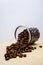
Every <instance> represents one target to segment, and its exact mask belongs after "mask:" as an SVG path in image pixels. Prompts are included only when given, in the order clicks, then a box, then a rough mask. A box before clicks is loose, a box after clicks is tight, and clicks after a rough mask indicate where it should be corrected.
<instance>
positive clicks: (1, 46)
mask: <svg viewBox="0 0 43 65" xmlns="http://www.w3.org/2000/svg"><path fill="white" fill-rule="evenodd" d="M12 43H13V41H12V42H11V41H10V42H7V41H6V42H0V65H43V48H39V46H40V45H42V46H43V41H37V42H36V44H35V45H34V46H36V47H37V49H35V50H33V51H32V52H30V53H26V54H27V57H25V58H19V57H17V58H15V59H10V60H8V61H5V58H4V54H5V53H6V46H9V45H11V44H12Z"/></svg>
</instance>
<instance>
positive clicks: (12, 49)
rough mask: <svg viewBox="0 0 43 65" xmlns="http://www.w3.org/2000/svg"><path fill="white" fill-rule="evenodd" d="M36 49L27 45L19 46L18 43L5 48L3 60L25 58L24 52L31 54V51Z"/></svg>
mask: <svg viewBox="0 0 43 65" xmlns="http://www.w3.org/2000/svg"><path fill="white" fill-rule="evenodd" d="M34 49H36V47H32V46H29V44H19V42H16V43H12V45H10V46H7V48H6V54H5V55H4V56H5V60H9V59H11V58H16V57H17V56H18V57H19V58H22V57H26V54H23V53H26V52H32V50H34Z"/></svg>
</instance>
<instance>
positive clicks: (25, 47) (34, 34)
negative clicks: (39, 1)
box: [4, 28, 40, 60]
mask: <svg viewBox="0 0 43 65" xmlns="http://www.w3.org/2000/svg"><path fill="white" fill-rule="evenodd" d="M29 31H30V34H31V40H30V41H29V38H30V37H29ZM29 31H28V30H27V29H24V30H23V31H22V32H20V33H19V34H18V39H17V42H15V43H12V44H11V45H10V46H7V48H6V54H5V55H4V56H5V60H9V59H11V58H16V57H19V58H22V57H26V54H23V53H26V52H32V50H34V49H36V47H33V46H31V44H33V43H34V42H35V41H37V40H38V38H39V36H40V33H39V31H38V29H37V28H29Z"/></svg>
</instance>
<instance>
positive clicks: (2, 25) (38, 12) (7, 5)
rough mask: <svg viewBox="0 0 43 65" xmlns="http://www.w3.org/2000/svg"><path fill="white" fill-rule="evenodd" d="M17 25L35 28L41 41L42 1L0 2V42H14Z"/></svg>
mask: <svg viewBox="0 0 43 65" xmlns="http://www.w3.org/2000/svg"><path fill="white" fill-rule="evenodd" d="M19 25H25V26H27V27H37V28H38V29H39V30H40V39H41V40H43V0H0V41H7V40H14V31H15V28H16V27H17V26H19Z"/></svg>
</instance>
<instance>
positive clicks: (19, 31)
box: [14, 25, 40, 44]
mask: <svg viewBox="0 0 43 65" xmlns="http://www.w3.org/2000/svg"><path fill="white" fill-rule="evenodd" d="M20 36H21V37H20ZM14 37H15V39H16V40H17V41H18V40H19V41H20V43H28V44H33V43H34V42H36V41H37V40H38V39H39V37H40V32H39V30H38V29H37V28H34V27H33V28H32V27H31V28H28V27H25V26H22V25H20V26H18V27H17V28H16V29H15V32H14Z"/></svg>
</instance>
